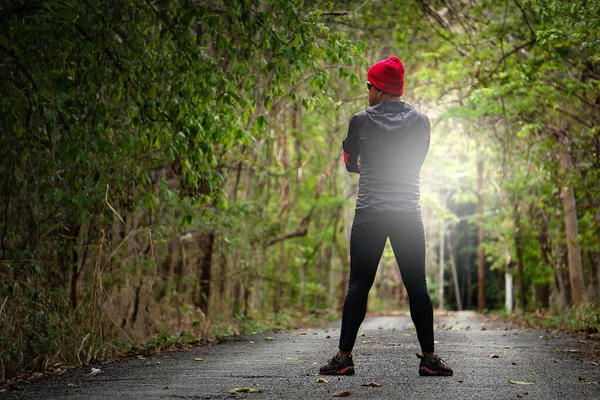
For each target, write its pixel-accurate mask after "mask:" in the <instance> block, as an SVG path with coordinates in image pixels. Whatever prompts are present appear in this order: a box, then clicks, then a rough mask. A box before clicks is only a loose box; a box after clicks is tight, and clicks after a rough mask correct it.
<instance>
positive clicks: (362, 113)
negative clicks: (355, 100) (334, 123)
mask: <svg viewBox="0 0 600 400" xmlns="http://www.w3.org/2000/svg"><path fill="white" fill-rule="evenodd" d="M366 116H367V110H360V111H359V112H357V113H356V114H354V115H353V116H352V118H350V120H353V119H363V118H365V117H366Z"/></svg>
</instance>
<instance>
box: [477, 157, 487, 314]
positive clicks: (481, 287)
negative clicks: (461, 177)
mask: <svg viewBox="0 0 600 400" xmlns="http://www.w3.org/2000/svg"><path fill="white" fill-rule="evenodd" d="M477 199H478V207H477V212H478V214H479V221H478V230H479V235H478V237H479V246H478V249H477V287H478V291H477V308H478V309H479V310H480V311H483V310H484V309H485V256H484V252H483V242H484V241H485V231H484V230H483V211H484V207H483V204H484V203H483V157H482V156H481V154H479V155H478V157H477Z"/></svg>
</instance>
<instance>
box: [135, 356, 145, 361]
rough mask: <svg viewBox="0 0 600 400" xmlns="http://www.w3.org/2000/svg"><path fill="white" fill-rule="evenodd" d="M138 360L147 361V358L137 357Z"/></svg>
mask: <svg viewBox="0 0 600 400" xmlns="http://www.w3.org/2000/svg"><path fill="white" fill-rule="evenodd" d="M137 358H138V360H145V359H146V357H144V356H137Z"/></svg>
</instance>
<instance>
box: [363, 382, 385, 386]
mask: <svg viewBox="0 0 600 400" xmlns="http://www.w3.org/2000/svg"><path fill="white" fill-rule="evenodd" d="M360 386H370V387H381V385H380V384H379V383H377V382H369V383H363V384H362V385H360Z"/></svg>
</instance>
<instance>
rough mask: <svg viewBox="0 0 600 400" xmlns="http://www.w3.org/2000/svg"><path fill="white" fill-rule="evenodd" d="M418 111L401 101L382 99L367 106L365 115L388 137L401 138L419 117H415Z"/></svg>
mask: <svg viewBox="0 0 600 400" xmlns="http://www.w3.org/2000/svg"><path fill="white" fill-rule="evenodd" d="M417 113H418V111H417V110H416V109H415V108H414V107H413V106H411V105H410V104H406V103H405V102H402V101H384V102H381V103H379V104H376V105H374V106H371V107H369V108H367V117H368V118H369V120H371V121H372V123H374V124H375V125H376V126H377V128H378V129H379V131H380V132H383V133H384V134H386V135H390V138H391V137H392V136H393V137H394V138H397V139H399V138H401V137H403V136H405V135H406V134H407V133H409V132H410V131H411V130H412V129H413V128H414V125H415V123H417V122H418V121H420V118H415V114H417Z"/></svg>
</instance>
